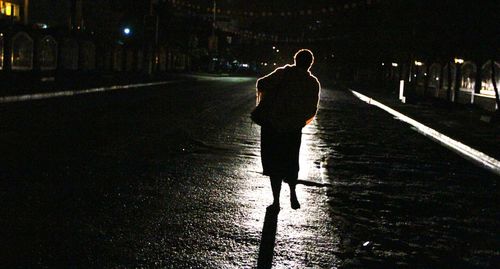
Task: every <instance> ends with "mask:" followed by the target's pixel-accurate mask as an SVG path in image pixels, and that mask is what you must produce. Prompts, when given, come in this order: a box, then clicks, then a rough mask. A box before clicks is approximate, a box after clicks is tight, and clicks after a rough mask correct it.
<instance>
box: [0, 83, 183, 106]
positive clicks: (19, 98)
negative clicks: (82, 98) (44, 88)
mask: <svg viewBox="0 0 500 269" xmlns="http://www.w3.org/2000/svg"><path fill="white" fill-rule="evenodd" d="M178 81H179V80H172V81H159V82H150V83H138V84H129V85H115V86H109V87H99V88H91V89H84V90H75V91H59V92H47V93H32V94H24V95H11V96H3V97H0V104H4V103H14V102H25V101H34V100H41V99H49V98H57V97H67V96H75V95H81V94H89V93H98V92H107V91H116V90H125V89H132V88H142V87H150V86H158V85H165V84H171V83H175V82H178Z"/></svg>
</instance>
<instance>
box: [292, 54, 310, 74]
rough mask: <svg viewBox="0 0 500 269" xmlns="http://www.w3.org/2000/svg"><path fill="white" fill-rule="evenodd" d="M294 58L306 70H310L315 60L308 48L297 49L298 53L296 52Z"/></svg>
mask: <svg viewBox="0 0 500 269" xmlns="http://www.w3.org/2000/svg"><path fill="white" fill-rule="evenodd" d="M293 59H294V61H295V65H296V66H297V67H300V68H302V69H304V70H309V68H311V66H312V64H313V62H314V55H313V53H312V52H311V51H310V50H308V49H301V50H299V51H297V53H295V56H293Z"/></svg>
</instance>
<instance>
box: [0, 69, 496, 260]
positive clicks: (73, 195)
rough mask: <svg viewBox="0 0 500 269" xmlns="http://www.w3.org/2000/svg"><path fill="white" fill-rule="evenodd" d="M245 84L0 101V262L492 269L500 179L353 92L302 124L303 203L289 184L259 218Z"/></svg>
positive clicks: (265, 197) (325, 100) (205, 82)
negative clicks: (0, 222) (1, 235)
mask: <svg viewBox="0 0 500 269" xmlns="http://www.w3.org/2000/svg"><path fill="white" fill-rule="evenodd" d="M254 82H255V80H254V79H252V78H251V79H247V78H207V77H204V78H198V80H197V81H195V82H192V81H191V82H189V81H188V82H184V83H180V84H178V85H169V86H157V87H151V88H149V89H141V90H131V91H123V92H120V93H113V94H106V95H102V96H101V95H91V96H85V97H78V98H77V97H72V98H68V99H65V100H64V101H65V102H61V101H59V100H61V99H59V100H52V101H43V102H38V103H25V104H16V105H5V106H3V107H2V108H1V109H2V114H1V115H2V123H4V126H5V127H4V129H3V130H2V132H1V133H0V145H1V147H2V152H4V153H5V154H4V155H3V157H2V161H3V162H2V163H4V164H6V165H5V167H3V168H2V170H0V175H1V176H2V177H3V178H8V179H9V180H4V181H3V182H1V183H0V184H1V185H0V187H2V188H0V190H1V193H0V194H1V196H0V197H2V200H3V201H2V202H3V203H2V204H4V207H3V208H2V215H3V216H8V217H7V218H3V219H4V220H6V221H5V222H6V224H7V227H9V229H10V230H9V231H10V235H9V236H7V239H6V240H4V242H9V243H10V244H9V243H5V244H4V245H5V246H9V249H6V251H3V252H2V253H8V257H9V258H10V259H11V260H12V261H13V262H12V263H11V264H8V265H12V266H9V267H10V268H16V267H17V268H22V267H24V268H25V267H104V268H190V267H191V268H254V267H255V266H257V263H258V261H260V262H261V264H260V265H263V264H266V263H269V259H270V258H272V263H273V265H274V267H275V268H305V267H309V268H396V267H397V268H494V267H493V264H494V263H495V261H498V259H497V257H498V249H500V248H499V240H498V233H497V232H496V229H495V228H496V227H497V226H498V224H499V223H498V219H499V218H498V212H499V211H498V205H497V203H496V201H498V187H497V183H496V180H497V178H495V177H494V176H493V175H491V174H489V173H487V172H484V171H482V170H481V169H479V168H477V167H475V166H473V165H471V164H469V163H468V162H466V161H464V160H462V159H461V158H460V157H458V156H456V155H454V154H453V153H451V152H449V151H448V150H446V149H443V148H441V147H440V146H438V145H437V144H434V143H433V142H430V141H429V140H427V139H426V138H425V137H423V136H421V135H419V134H417V133H416V132H414V131H412V130H410V129H409V128H408V127H407V126H406V125H404V124H402V123H400V122H397V121H395V120H393V119H392V118H391V117H390V116H388V115H387V114H385V113H384V112H381V111H378V110H376V109H375V108H371V107H369V106H368V105H366V104H364V103H363V102H361V101H359V100H357V99H356V98H354V97H353V96H352V95H350V94H349V93H348V92H343V91H336V90H335V91H334V90H325V91H324V92H323V94H322V100H321V109H320V111H319V113H318V117H317V119H316V120H315V121H314V123H313V124H312V125H310V126H308V127H307V128H305V129H304V130H303V144H302V149H301V171H300V175H299V178H300V179H301V180H302V181H303V184H301V185H299V186H298V196H299V200H300V202H301V205H302V208H301V209H300V210H297V211H294V210H291V209H290V207H289V203H288V195H289V193H288V188H287V187H286V186H284V188H283V190H282V201H283V202H282V210H281V212H280V213H279V215H278V217H277V218H276V219H273V218H265V217H266V206H267V205H268V204H269V203H270V202H271V200H272V197H271V190H270V186H269V182H268V179H267V178H266V177H264V176H263V175H262V174H260V171H261V165H260V159H259V156H260V153H259V129H258V127H257V126H255V125H252V124H251V123H250V121H249V118H248V113H249V111H250V110H251V108H252V107H253V105H254V89H253V86H254ZM20 122H22V124H21V123H20ZM54 193H57V194H58V195H54ZM41 212H44V213H43V214H42V213H41ZM264 220H268V221H266V223H264ZM273 227H275V229H276V232H275V233H274V230H273ZM263 228H265V229H263ZM14 242H15V243H14ZM54 242H58V243H54ZM495 259H497V260H495Z"/></svg>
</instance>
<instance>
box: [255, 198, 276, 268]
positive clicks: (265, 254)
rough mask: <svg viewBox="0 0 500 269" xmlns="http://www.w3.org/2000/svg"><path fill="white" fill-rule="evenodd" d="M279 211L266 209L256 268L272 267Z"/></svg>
mask: <svg viewBox="0 0 500 269" xmlns="http://www.w3.org/2000/svg"><path fill="white" fill-rule="evenodd" d="M278 213H279V211H277V210H275V209H272V208H269V207H268V208H267V210H266V217H265V218H264V227H263V228H262V238H261V239H260V247H259V259H258V261H257V268H258V269H264V268H271V267H272V265H273V256H274V243H275V240H276V228H277V226H278Z"/></svg>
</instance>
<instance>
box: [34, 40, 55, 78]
mask: <svg viewBox="0 0 500 269" xmlns="http://www.w3.org/2000/svg"><path fill="white" fill-rule="evenodd" d="M38 50H39V53H38V62H39V63H40V69H41V70H54V69H56V67H57V42H56V40H55V39H54V38H53V37H51V36H46V37H44V38H42V40H41V42H40V46H39V47H38Z"/></svg>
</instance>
